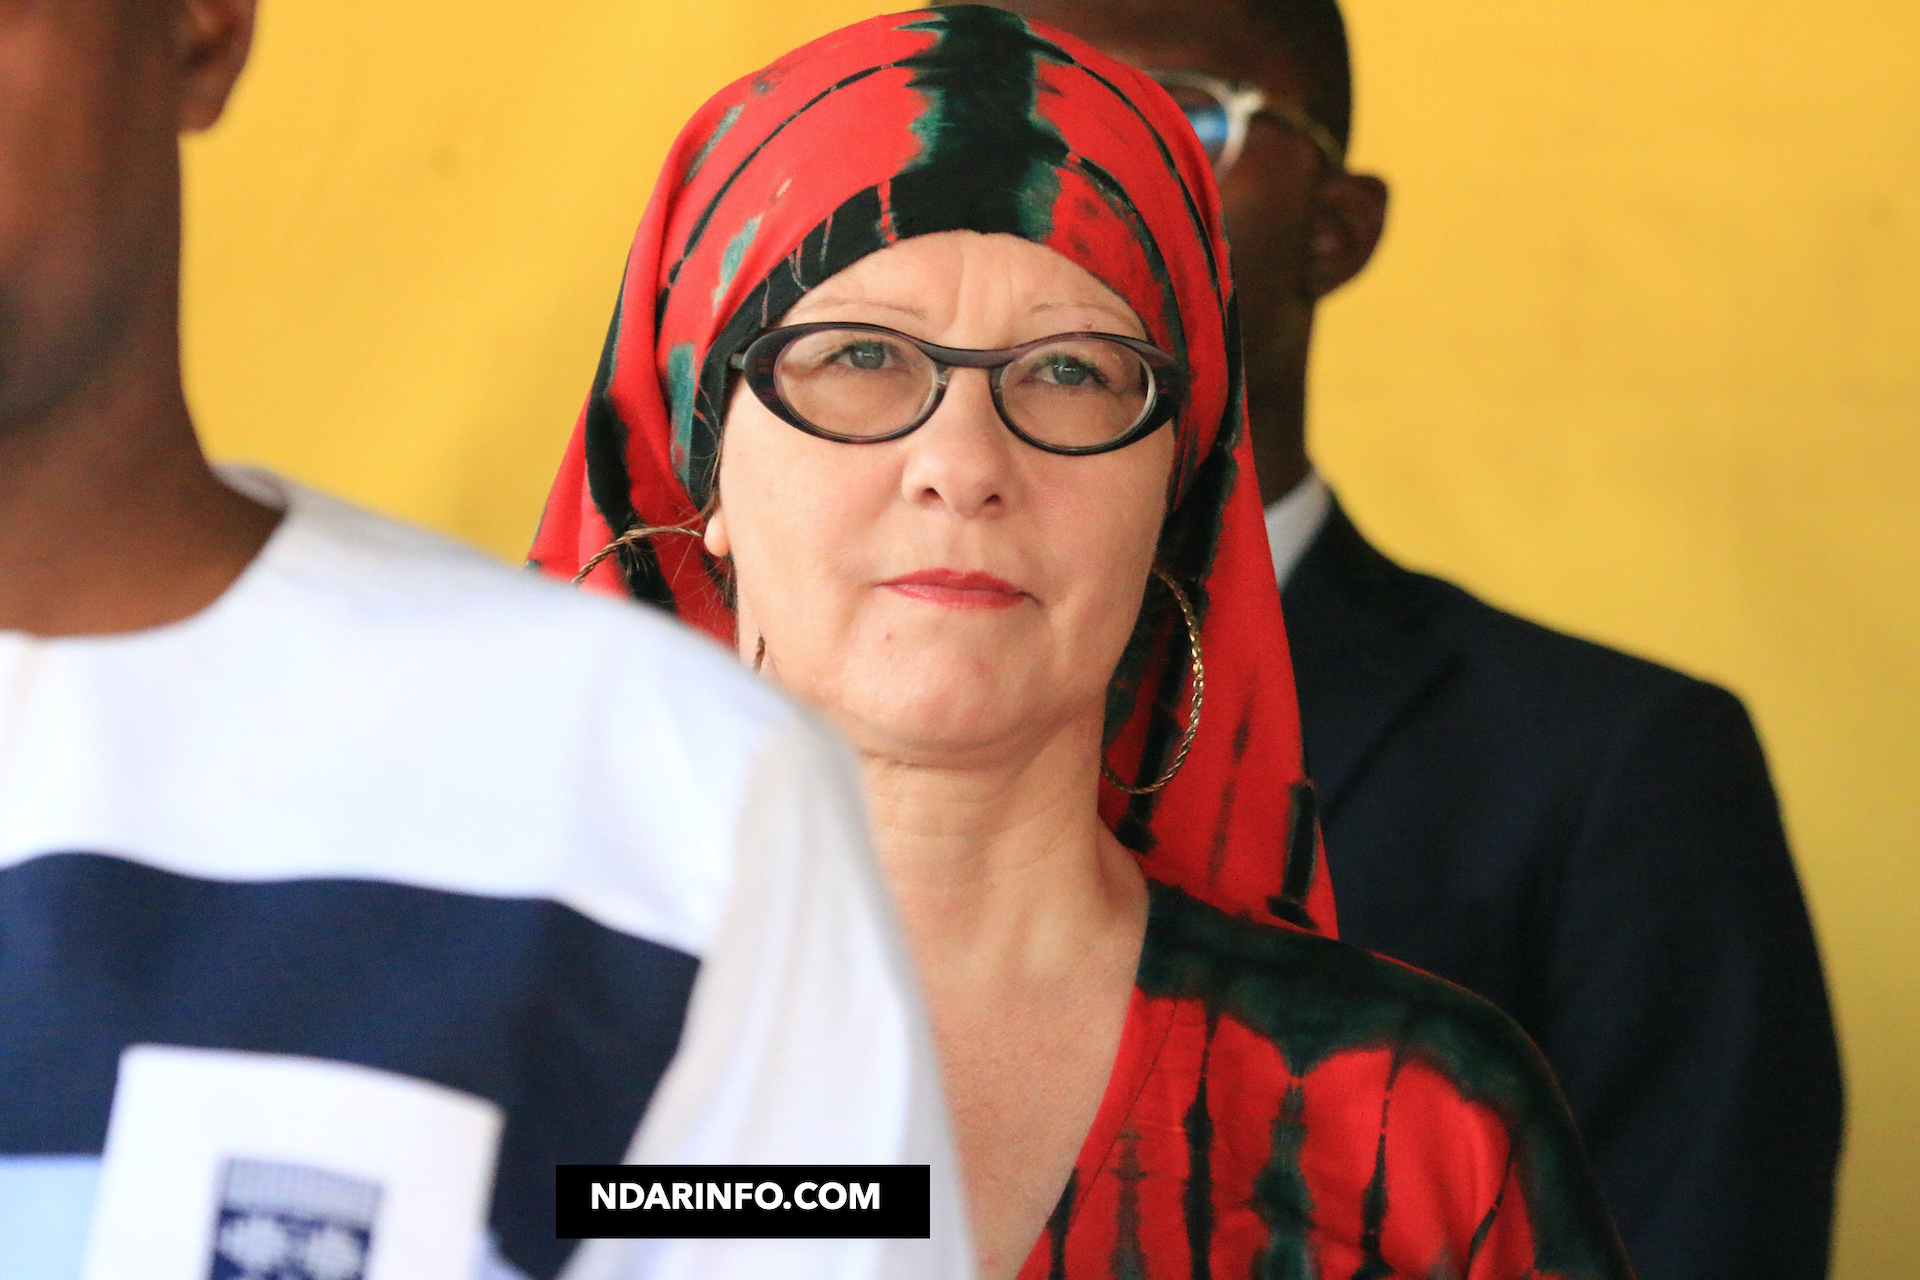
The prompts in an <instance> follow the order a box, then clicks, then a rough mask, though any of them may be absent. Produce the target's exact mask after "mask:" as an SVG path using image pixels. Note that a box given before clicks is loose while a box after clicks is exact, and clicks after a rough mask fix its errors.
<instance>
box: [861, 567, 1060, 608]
mask: <svg viewBox="0 0 1920 1280" xmlns="http://www.w3.org/2000/svg"><path fill="white" fill-rule="evenodd" d="M880 585H881V586H883V587H886V588H887V589H889V590H891V591H898V592H899V593H900V594H901V595H903V596H906V597H907V598H908V599H910V600H921V601H924V602H926V603H927V604H938V605H945V606H946V607H947V608H949V609H1011V608H1013V606H1015V605H1017V604H1019V603H1020V602H1021V601H1022V600H1025V599H1027V598H1028V597H1027V593H1026V592H1024V591H1022V590H1021V589H1020V588H1018V587H1016V586H1014V585H1013V584H1012V583H1011V582H1007V581H1004V580H1003V579H1000V578H996V577H994V576H993V575H992V574H990V573H968V572H962V571H961V570H959V569H921V570H919V571H918V572H916V573H909V574H906V575H904V576H902V577H898V578H894V579H891V580H889V581H887V582H883V583H881V584H880Z"/></svg>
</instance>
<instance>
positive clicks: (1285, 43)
mask: <svg viewBox="0 0 1920 1280" xmlns="http://www.w3.org/2000/svg"><path fill="white" fill-rule="evenodd" d="M999 3H1000V5H1001V7H1003V8H1007V9H1012V10H1015V11H1016V12H1018V13H1020V14H1022V15H1024V16H1026V17H1030V18H1033V19H1036V20H1038V21H1040V22H1044V23H1049V24H1051V25H1053V26H1056V27H1060V28H1061V29H1063V30H1065V31H1069V32H1072V33H1073V34H1074V35H1077V36H1079V37H1081V38H1082V39H1084V40H1087V41H1088V42H1090V43H1092V44H1095V45H1098V46H1099V47H1100V48H1102V49H1104V50H1105V51H1106V52H1108V53H1111V54H1113V55H1115V56H1117V57H1119V58H1121V59H1123V60H1125V61H1127V62H1131V63H1133V64H1134V65H1135V66H1139V67H1144V68H1147V69H1149V70H1154V71H1183V72H1192V73H1200V74H1201V75H1202V76H1205V77H1209V78H1211V79H1212V80H1213V81H1216V82H1218V84H1217V85H1216V86H1215V87H1216V88H1222V89H1225V88H1230V87H1233V86H1248V87H1251V88H1255V89H1258V90H1260V91H1261V93H1262V94H1263V95H1264V97H1265V102H1266V106H1267V109H1266V110H1264V111H1261V112H1260V113H1258V114H1256V115H1254V116H1253V118H1252V119H1251V120H1250V121H1249V122H1248V125H1247V128H1246V132H1245V142H1244V146H1242V147H1241V148H1240V151H1239V154H1238V156H1237V157H1235V158H1233V160H1232V164H1231V165H1230V167H1226V168H1225V170H1224V172H1223V173H1222V174H1221V178H1220V194H1221V198H1222V201H1223V202H1224V206H1225V210H1226V221H1227V235H1228V238H1229V240H1230V241H1231V242H1232V247H1233V277H1234V284H1235V286H1236V288H1237V290H1238V292H1239V297H1240V315H1241V323H1242V333H1243V337H1244V341H1245V346H1246V354H1247V397H1248V402H1249V405H1250V407H1251V410H1252V419H1253V434H1254V456H1255V459H1256V461H1257V464H1258V466H1259V468H1260V488H1261V493H1262V496H1263V497H1264V498H1265V499H1266V500H1268V501H1271V500H1273V499H1274V498H1277V497H1279V496H1280V495H1281V494H1283V493H1285V492H1286V491H1287V489H1289V488H1291V487H1292V485H1293V484H1294V482H1295V481H1297V480H1298V479H1299V478H1300V477H1301V476H1302V475H1303V474H1304V473H1305V470H1306V465H1307V463H1306V451H1305V440H1304V432H1305V405H1306V368H1307V349H1308V342H1309V339H1310V338H1311V336H1312V330H1313V309H1314V304H1315V303H1317V302H1318V301H1319V300H1320V299H1321V298H1322V297H1324V296H1326V295H1327V294H1328V293H1330V292H1332V291H1333V290H1334V289H1337V288H1339V287H1340V286H1341V285H1343V284H1345V283H1346V282H1347V281H1348V280H1350V279H1352V278H1353V277H1354V275H1356V274H1357V273H1358V272H1359V271H1360V269H1361V268H1362V267H1364V266H1365V265H1366V263H1367V259H1368V258H1369V257H1370V256H1372V253H1373V249H1374V246H1375V245H1376V244H1377V243H1378V242H1379V239H1380V231H1381V228H1382V226H1383V225H1384V221H1385V217H1386V205H1387V190H1386V186H1385V184H1383V183H1382V182H1381V181H1380V180H1379V179H1377V178H1373V177H1370V176H1367V175H1362V174H1353V173H1349V172H1348V171H1347V170H1346V168H1345V165H1344V162H1343V159H1342V156H1343V154H1344V151H1345V148H1346V143H1347V136H1348V132H1349V130H1350V128H1351V125H1352V115H1353V95H1352V81H1351V77H1350V72H1349V69H1348V61H1347V38H1346V28H1345V24H1344V23H1343V22H1342V21H1341V18H1340V10H1339V7H1338V5H1337V4H1336V3H1335V0H999ZM1204 92H1205V89H1204V88H1202V87H1200V84H1199V81H1198V80H1196V81H1194V82H1193V83H1191V84H1189V85H1186V86H1183V87H1180V92H1179V93H1177V94H1176V96H1179V97H1183V98H1187V97H1190V96H1191V95H1193V94H1197V93H1204ZM1246 100H1250V96H1247V97H1243V101H1246Z"/></svg>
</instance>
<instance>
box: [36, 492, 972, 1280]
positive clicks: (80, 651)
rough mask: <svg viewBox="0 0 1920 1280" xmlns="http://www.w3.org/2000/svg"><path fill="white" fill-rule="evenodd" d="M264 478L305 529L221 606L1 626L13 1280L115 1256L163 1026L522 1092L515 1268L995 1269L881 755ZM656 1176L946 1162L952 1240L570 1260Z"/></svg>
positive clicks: (945, 1210) (634, 634)
mask: <svg viewBox="0 0 1920 1280" xmlns="http://www.w3.org/2000/svg"><path fill="white" fill-rule="evenodd" d="M227 479H228V481H229V483H232V484H234V485H235V487H236V488H241V489H244V490H246V491H248V492H250V493H252V494H254V495H256V496H259V497H261V498H263V499H264V500H267V501H270V502H273V503H274V504H276V505H281V506H284V507H285V508H286V511H287V514H286V517H285V519H284V520H283V521H282V522H281V524H280V526H279V528H278V529H277V530H276V531H275V532H274V534H273V536H272V537H271V539H270V540H269V541H268V543H267V545H266V546H265V548H264V549H263V550H262V552H261V553H260V555H259V556H258V557H257V559H256V560H255V562H254V563H253V564H252V565H251V566H249V567H248V568H247V570H246V571H245V572H244V573H243V574H242V575H241V577H240V578H239V579H238V580H237V581H236V582H235V584H234V585H233V586H232V587H231V588H230V589H229V590H228V591H227V592H226V593H225V595H224V596H222V597H221V598H220V599H219V600H218V601H216V602H215V603H214V604H213V605H211V606H210V607H209V608H207V609H206V610H204V611H203V612H201V613H200V614H198V615H196V616H194V617H191V618H188V619H187V620H185V621H183V622H180V623H177V624H174V625H171V626H166V627H161V628H157V629H154V630H150V631H144V632H138V633H133V634H127V635H113V636H98V637H77V638H59V639H41V638H35V637H31V636H27V635H22V634H18V633H6V632H0V1280H74V1277H76V1276H78V1275H79V1274H80V1270H81V1258H82V1256H83V1253H84V1252H85V1250H86V1247H87V1243H86V1241H87V1234H88V1230H89V1224H90V1222H91V1221H92V1219H93V1203H94V1200H95V1196H96V1194H97V1188H98V1187H99V1185H100V1179H101V1173H100V1169H101V1153H102V1151H103V1148H104V1146H105V1143H106V1138H107V1132H108V1120H109V1112H110V1108H111V1107H112V1106H113V1099H114V1095H115V1087H116V1073H117V1071H118V1070H119V1064H120V1062H121V1059H122V1054H123V1053H124V1052H125V1051H126V1050H127V1049H128V1047H129V1046H133V1045H177V1046H190V1047H195V1048H200V1049H212V1050H227V1051H235V1056H234V1059H233V1060H234V1061H235V1062H238V1063H239V1064H241V1066H242V1068H244V1067H245V1065H246V1063H248V1062H250V1061H253V1059H250V1058H246V1057H244V1056H240V1055H245V1054H253V1055H266V1057H264V1058H262V1059H261V1060H262V1061H269V1060H271V1061H279V1060H287V1059H292V1060H319V1061H321V1062H322V1063H338V1064H351V1066H352V1068H354V1069H365V1068H374V1069H377V1070H378V1071H379V1072H384V1073H391V1074H392V1075H394V1076H398V1077H403V1078H406V1079H408V1080H411V1081H423V1082H429V1083H431V1084H432V1085H435V1086H440V1087H442V1088H444V1089H447V1090H452V1091H455V1092H456V1093H457V1094H459V1095H462V1096H464V1097H468V1098H471V1099H476V1100H478V1104H477V1105H481V1106H482V1107H483V1108H497V1111H498V1115H499V1117H500V1119H501V1121H502V1122H503V1128H501V1129H500V1130H499V1134H500V1136H499V1140H498V1148H497V1151H498V1155H497V1163H496V1164H495V1165H494V1168H493V1170H492V1177H491V1183H490V1187H491V1190H490V1192H489V1193H488V1198H489V1199H490V1205H489V1206H488V1207H486V1208H484V1209H483V1210H482V1212H483V1213H484V1216H485V1218H486V1227H485V1230H484V1231H480V1229H479V1228H478V1227H476V1233H477V1234H481V1235H483V1236H484V1237H485V1239H484V1240H483V1242H482V1243H480V1244H478V1245H476V1246H475V1248H476V1249H478V1250H480V1252H481V1253H482V1254H483V1255H484V1256H483V1257H482V1259H481V1261H480V1262H479V1264H478V1266H479V1270H480V1272H481V1273H485V1274H493V1275H498V1276H512V1275H523V1276H527V1277H535V1278H539V1280H545V1278H547V1277H553V1276H557V1275H561V1274H566V1275H568V1276H570V1277H575V1276H595V1277H600V1276H606V1277H614V1276H620V1277H642V1276H646V1277H654V1276H660V1277H666V1276H674V1277H681V1276H686V1277H692V1276H702V1277H721V1276H736V1275H737V1276H748V1275H754V1276H760V1275H775V1274H778V1275H780V1276H783V1277H793V1276H807V1277H819V1278H820V1280H842V1278H847V1280H852V1278H854V1277H876V1278H877V1277H881V1276H886V1277H906V1276H928V1277H940V1278H942V1280H945V1278H946V1277H952V1278H953V1280H959V1277H961V1276H962V1275H964V1274H966V1272H967V1249H966V1244H965V1237H964V1227H963V1221H962V1216H961V1209H960V1203H959V1192H958V1190H957V1179H956V1177H955V1175H954V1171H953V1161H952V1156H951V1153H950V1144H949V1139H948V1136H947V1132H946V1128H945V1122H944V1119H943V1117H942V1111H941V1106H940V1099H939V1088H938V1082H937V1066H936V1064H935V1060H934V1058H933V1055H932V1050H931V1047H930V1042H929V1040H928V1037H927V1033H926V1029H925V1022H924V1018H923V1016H922V1013H921V1010H920V1007H919V997H918V993H917V988H916V985H915V982H914V980H913V977H912V974H911V968H910V965H909V962H908V960H907V958H906V955H905V952H904V950H903V948H902V946H901V944H900V941H899V938H898V935H897V930H896V928H895V925H894V923H893V920H892V916H891V913H890V911H889V909H888V906H887V903H886V898H885V893H884V886H883V885H882V884H881V882H880V880H879V877H878V873H877V871H876V869H875V866H874V864H873V861H872V857H871V854H870V852H869V850H868V845H867V838H866V835H865V830H864V822H863V818H862V809H861V803H860V799H859V794H858V790H857V784H856V781H855V778H854V775H853V770H852V763H851V761H850V759H849V758H848V756H847V755H846V753H845V750H844V748H842V747H840V746H839V745H838V744H837V742H836V741H835V740H834V739H833V738H832V737H831V735H829V734H828V733H827V732H826V731H825V730H824V729H823V728H821V727H820V726H818V725H817V724H816V723H815V722H814V721H813V720H811V719H810V718H809V717H808V716H806V715H805V714H804V713H802V712H800V711H798V710H796V709H795V708H794V707H793V706H792V705H791V704H790V703H789V702H788V701H786V700H785V699H784V698H783V697H781V696H780V695H779V694H778V693H777V692H775V691H774V690H772V689H771V688H769V687H768V686H766V685H765V684H764V683H762V682H761V681H759V680H757V679H755V678H754V677H752V676H751V675H750V674H749V673H747V672H746V671H745V670H744V669H743V668H742V667H741V666H740V665H739V664H738V663H737V662H735V661H734V660H733V659H732V658H731V657H730V656H729V655H727V654H725V653H723V652H721V651H720V650H719V649H718V648H717V647H715V646H713V645H711V644H710V643H708V642H707V641H705V640H704V639H702V638H700V637H698V636H695V635H693V634H692V633H690V632H688V631H686V630H684V629H682V628H681V627H679V626H678V625H676V624H674V623H673V622H672V621H670V620H669V619H667V618H665V617H664V616H661V615H657V614H654V613H652V612H651V611H648V610H644V609H640V608H637V607H631V606H627V605H624V604H621V603H618V602H615V601H610V600H606V599H601V598H597V597H593V596H590V595H586V594H583V593H579V592H574V591H570V590H568V589H566V588H564V587H562V586H559V585H557V584H554V583H551V582H546V581H541V580H538V579H535V578H532V577H529V576H527V575H523V574H518V573H514V572H513V571H511V570H508V569H505V568H503V567H501V566H499V565H497V564H495V563H493V562H491V561H489V560H487V559H486V558H484V557H482V556H480V555H479V554H477V553H475V552H471V551H468V550H466V549H464V548H461V547H458V546H456V545H454V544H451V543H448V542H445V541H443V540H441V539H438V538H436V537H433V536H431V535H428V534H425V533H421V532H419V531H417V530H414V529H411V528H408V527H406V526H403V525H399V524H396V523H393V522H391V521H388V520H385V519H383V518H380V517H377V516H374V515H371V514H368V513H366V512H363V511H360V510H358V509H355V508H353V507H350V506H347V505H345V504H342V503H339V502H336V501H334V500H331V499H328V498H326V497H323V496H321V495H319V494H315V493H312V492H309V491H305V490H302V489H299V488H297V487H294V486H291V485H288V484H285V483H284V482H281V481H277V480H275V479H273V478H272V477H269V476H266V475H264V474H263V473H258V472H229V473H227ZM643 1120H644V1123H643ZM117 1123H118V1121H116V1124H117ZM116 1132H117V1131H116ZM116 1141H118V1138H117V1137H116ZM242 1154H251V1155H259V1154H260V1153H257V1152H256V1153H242ZM268 1154H270V1153H268ZM431 1154H432V1153H430V1152H429V1153H423V1158H426V1157H430V1156H431ZM622 1159H638V1160H644V1161H648V1162H658V1163H709V1162H711V1163H727V1162H739V1163H755V1162H758V1163H788V1162H791V1163H811V1162H832V1163H895V1162H898V1163H916V1164H918V1163H926V1164H931V1165H932V1166H933V1187H934V1203H933V1230H934V1238H933V1240H932V1241H931V1242H925V1241H921V1242H896V1243H884V1242H874V1241H851V1242H844V1241H843V1242H837V1241H810V1242H781V1241H767V1242H733V1243H728V1242H698V1241H688V1242H644V1243H643V1242H633V1243H628V1244H613V1243H605V1242H603V1243H598V1244H590V1245H585V1246H579V1247H576V1246H574V1245H572V1244H571V1243H569V1242H566V1241H561V1240H557V1239H555V1238H554V1228H553V1203H554V1199H553V1198H554V1182H553V1166H554V1165H555V1164H557V1163H611V1162H616V1161H620V1160H622ZM195 1229H196V1230H198V1229H201V1228H200V1227H198V1226H196V1227H195ZM96 1269H97V1268H96Z"/></svg>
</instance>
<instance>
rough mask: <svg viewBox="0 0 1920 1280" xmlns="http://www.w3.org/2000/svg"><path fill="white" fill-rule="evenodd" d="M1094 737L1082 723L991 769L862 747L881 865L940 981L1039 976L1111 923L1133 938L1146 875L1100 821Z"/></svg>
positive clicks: (1140, 919)
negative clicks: (907, 758) (911, 759)
mask: <svg viewBox="0 0 1920 1280" xmlns="http://www.w3.org/2000/svg"><path fill="white" fill-rule="evenodd" d="M1099 745H1100V742H1099V736H1098V732H1097V726H1096V727H1094V728H1093V729H1091V730H1089V729H1088V728H1087V727H1086V726H1081V727H1079V728H1078V729H1077V730H1070V731H1067V732H1063V733H1060V734H1056V735H1054V736H1053V737H1052V738H1051V739H1049V740H1048V741H1046V742H1044V743H1041V744H1039V745H1038V746H1037V747H1035V748H1034V749H1032V750H1030V751H1027V752H1024V753H1019V754H1018V755H1017V756H1016V757H1015V758H1013V759H1011V760H1002V761H999V762H996V763H994V764H992V765H981V766H965V765H959V766H929V765H926V764H913V763H905V762H902V761H900V760H898V759H895V758H891V757H888V756H885V755H880V754H866V753H863V756H862V765H863V767H864V771H865V774H866V783H867V796H868V803H869V804H870V806H871V810H872V815H873V825H874V839H875V845H876V847H877V850H878V853H879V856H880V861H881V865H882V868H883V869H884V871H885V873H886V876H887V879H888V882H889V884H890V886H891V887H892V890H893V894H894V898H895V901H896V902H897V904H898V905H899V908H900V912H901V916H902V919H903V921H904V923H905V926H906V929H907V934H908V937H909V939H910V940H911V942H912V944H913V949H914V951H915V953H916V955H917V956H918V957H919V959H920V962H921V967H922V970H923V972H925V973H928V974H930V975H937V979H936V983H935V984H936V985H947V984H953V985H954V986H955V987H957V988H962V989H964V988H969V987H971V988H974V989H979V990H985V989H991V988H992V986H993V985H995V984H998V983H1002V982H1007V981H1015V982H1017V981H1020V980H1022V979H1037V980H1042V981H1044V980H1046V978H1047V976H1048V975H1049V974H1051V973H1057V972H1058V971H1059V970H1060V968H1061V967H1062V966H1071V965H1074V964H1076V963H1079V962H1080V961H1081V960H1082V959H1083V958H1084V957H1085V956H1086V955H1087V953H1088V950H1089V949H1090V948H1092V949H1102V944H1103V943H1105V945H1106V946H1111V945H1112V942H1111V941H1108V940H1109V939H1112V938H1113V937H1114V935H1115V934H1116V933H1118V934H1121V935H1131V937H1132V939H1133V942H1132V945H1133V946H1135V947H1137V938H1138V933H1139V931H1140V930H1141V929H1142V928H1144V922H1145V910H1146V906H1145V904H1146V889H1145V883H1144V879H1143V877H1142V876H1141V873H1140V870H1139V866H1138V864H1137V863H1136V862H1135V861H1134V859H1133V855H1132V854H1130V853H1128V852H1127V851H1126V849H1125V848H1123V847H1122V846H1121V845H1120V843H1119V842H1118V841H1117V840H1115V839H1114V838H1113V835H1112V833H1110V832H1109V831H1108V830H1107V829H1106V826H1105V825H1104V824H1103V823H1102V822H1101V821H1100V815H1099V811H1098V800H1099V795H1098V777H1099ZM1122 945H1126V944H1125V943H1122ZM976 983H984V984H986V985H985V986H976V985H975V984H976Z"/></svg>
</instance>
